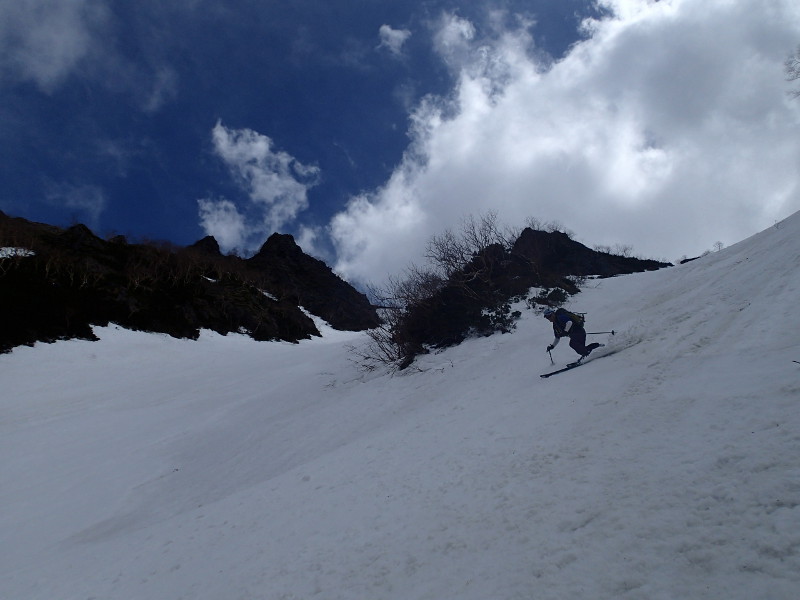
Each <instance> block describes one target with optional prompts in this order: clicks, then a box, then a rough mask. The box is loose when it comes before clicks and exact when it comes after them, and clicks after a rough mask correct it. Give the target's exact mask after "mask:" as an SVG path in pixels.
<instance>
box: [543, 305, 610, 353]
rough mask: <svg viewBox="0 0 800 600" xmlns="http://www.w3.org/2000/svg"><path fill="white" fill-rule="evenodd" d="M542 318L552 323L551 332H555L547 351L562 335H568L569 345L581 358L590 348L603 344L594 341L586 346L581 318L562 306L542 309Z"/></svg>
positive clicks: (553, 346) (555, 344) (554, 345)
mask: <svg viewBox="0 0 800 600" xmlns="http://www.w3.org/2000/svg"><path fill="white" fill-rule="evenodd" d="M544 318H545V319H547V320H548V321H550V322H551V323H552V324H553V333H554V334H555V339H553V343H552V344H550V345H549V346H548V347H547V351H548V352H550V351H551V350H552V349H553V348H555V347H556V346H557V345H558V342H559V341H561V338H562V337H569V347H570V348H572V349H573V350H575V352H577V353H578V354H580V355H581V359H583V358H585V357H587V356H589V354H590V353H591V351H592V350H594V349H595V348H599V347H600V346H602V345H603V344H597V343H594V344H589V345H588V346H587V345H586V330H585V329H584V328H583V324H582V323H581V319H580V318H579V317H577V316H576V315H573V314H572V313H571V312H569V311H566V310H564V309H563V308H559V309H558V310H553V309H552V308H548V309H546V310H545V311H544ZM579 362H580V360H579Z"/></svg>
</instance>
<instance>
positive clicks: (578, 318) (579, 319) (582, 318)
mask: <svg viewBox="0 0 800 600" xmlns="http://www.w3.org/2000/svg"><path fill="white" fill-rule="evenodd" d="M556 315H565V316H566V317H567V318H568V319H569V320H570V321H572V322H573V323H575V325H580V326H581V327H583V324H584V323H585V322H586V313H574V312H570V311H568V310H566V309H565V308H559V309H558V310H556Z"/></svg>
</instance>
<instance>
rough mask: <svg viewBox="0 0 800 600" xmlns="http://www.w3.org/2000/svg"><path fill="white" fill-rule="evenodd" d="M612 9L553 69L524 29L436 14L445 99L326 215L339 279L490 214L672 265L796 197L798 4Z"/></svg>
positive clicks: (396, 264)
mask: <svg viewBox="0 0 800 600" xmlns="http://www.w3.org/2000/svg"><path fill="white" fill-rule="evenodd" d="M602 4H604V5H605V6H606V7H607V8H608V9H610V10H611V11H613V16H609V17H605V18H603V19H600V20H596V21H592V22H587V23H586V24H585V26H586V30H587V31H590V32H591V37H590V38H589V39H587V40H585V41H583V42H581V43H579V44H577V45H576V46H574V47H573V48H572V50H571V51H570V52H569V54H568V55H567V56H566V57H565V58H564V59H562V60H560V61H559V62H557V63H554V64H549V63H547V62H546V61H541V60H537V59H536V58H535V49H534V47H533V38H532V37H531V35H530V31H529V28H528V27H526V26H520V27H519V28H518V29H516V30H509V31H505V32H501V33H499V34H498V33H495V32H492V33H493V36H491V37H487V36H484V37H481V36H480V35H479V28H478V27H476V26H475V25H474V24H472V23H470V22H468V21H465V20H464V19H462V18H460V17H457V16H454V15H446V16H445V17H444V18H443V19H442V21H441V23H440V27H439V28H438V30H437V31H436V33H435V35H434V44H435V47H436V48H437V50H438V52H439V54H440V56H441V57H442V60H443V61H444V62H445V63H446V64H447V65H449V66H450V68H451V69H452V70H453V72H454V74H455V85H454V88H453V91H452V94H451V95H450V96H448V97H447V98H439V97H428V98H426V99H425V100H424V101H423V102H422V103H420V104H419V105H418V106H417V107H416V109H415V110H414V112H413V114H412V117H411V123H412V125H411V130H410V133H411V137H412V144H411V146H410V147H409V149H408V151H407V153H406V155H405V157H404V159H403V161H402V163H401V164H400V165H398V167H397V169H396V171H395V173H394V175H393V176H392V177H391V178H390V180H389V181H388V182H387V183H386V184H385V185H384V186H383V187H381V188H380V189H378V190H376V191H375V192H373V193H371V194H363V195H361V196H359V197H357V198H354V199H353V200H352V201H351V203H350V204H349V206H348V207H347V208H346V210H344V211H343V212H341V213H340V214H338V215H336V216H335V217H334V219H333V220H332V222H331V233H332V237H333V239H334V243H335V244H336V247H337V250H338V255H339V261H338V264H337V267H336V268H337V270H338V271H339V272H340V273H342V274H343V275H344V276H346V277H348V278H351V279H353V280H362V281H363V280H373V281H375V280H382V279H383V278H384V277H385V276H386V275H387V274H393V273H398V272H399V271H400V270H402V268H403V267H405V266H406V264H407V263H408V261H410V260H415V261H421V255H422V252H423V250H424V245H425V242H426V241H427V239H429V237H430V236H431V235H433V234H435V233H438V232H441V231H442V230H443V229H446V228H452V227H454V226H457V224H458V222H459V220H460V218H461V217H462V216H464V215H466V214H476V215H477V214H480V213H482V212H485V211H486V210H489V209H492V210H496V211H497V212H498V213H499V216H500V219H501V220H503V221H505V222H508V223H510V224H513V225H521V224H523V221H524V219H525V217H527V216H535V217H537V218H539V219H541V220H543V221H550V220H557V221H560V222H561V223H563V224H565V225H566V226H567V227H568V228H570V229H572V230H573V231H575V232H576V233H577V235H578V238H579V239H582V240H583V241H585V242H587V243H590V244H610V245H614V244H616V243H625V244H632V245H633V246H634V250H635V251H637V252H639V253H641V254H644V255H647V256H654V257H664V258H668V259H676V258H678V257H679V256H680V255H682V254H684V253H686V254H695V253H699V252H701V251H703V250H704V249H706V248H710V247H711V245H712V244H713V243H714V242H715V241H716V240H722V241H723V242H725V243H726V244H730V243H732V242H735V241H738V240H739V239H742V238H743V237H746V236H747V235H750V234H752V233H754V232H756V231H757V230H759V229H761V228H764V227H766V226H769V225H771V224H772V223H773V222H774V221H775V220H776V219H779V218H782V217H784V216H786V215H787V214H789V213H791V212H794V211H796V210H798V209H800V173H798V170H797V165H798V164H799V163H800V135H798V134H799V133H800V102H797V101H796V100H791V99H789V98H788V97H787V95H786V90H787V89H788V87H787V85H788V84H787V83H786V82H785V80H784V75H783V72H782V68H783V62H784V60H785V59H786V56H787V55H788V54H789V53H790V52H791V51H792V50H793V49H794V48H795V47H796V45H797V41H798V39H800V6H799V5H797V3H796V2H794V1H793V0H772V1H771V2H769V3H768V6H766V7H765V6H764V3H763V2H760V1H758V0H746V1H740V2H730V1H728V0H673V1H669V0H662V1H661V2H652V1H647V0H603V2H602ZM533 33H534V34H535V29H534V30H533Z"/></svg>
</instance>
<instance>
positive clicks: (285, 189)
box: [199, 122, 319, 251]
mask: <svg viewBox="0 0 800 600" xmlns="http://www.w3.org/2000/svg"><path fill="white" fill-rule="evenodd" d="M212 139H213V142H214V150H215V152H216V153H217V155H218V156H219V157H220V158H221V159H222V160H223V161H224V162H225V164H226V166H227V167H228V170H229V172H230V173H231V175H232V176H233V178H234V180H235V181H236V182H237V183H238V185H239V187H240V188H241V189H242V191H243V192H244V193H245V194H246V195H247V201H246V202H245V203H244V204H243V205H242V206H238V205H237V204H235V203H234V202H232V201H231V200H228V199H220V200H212V199H205V200H200V201H199V208H200V220H201V224H202V225H203V228H204V229H205V231H206V232H207V233H208V234H209V235H213V236H214V237H215V238H217V241H218V242H219V244H220V246H221V247H222V248H223V250H226V251H227V250H232V249H233V248H238V249H239V250H242V251H250V250H254V249H256V248H257V247H258V246H259V245H260V244H262V243H263V242H264V240H265V238H266V236H268V235H269V234H271V233H273V232H275V231H276V230H279V229H280V228H281V227H283V226H285V225H287V224H288V223H291V222H292V221H294V220H295V218H296V217H297V215H298V213H300V212H301V211H302V210H304V209H305V208H307V207H308V190H309V188H311V187H313V186H314V185H316V184H317V182H318V180H319V168H318V167H315V166H308V165H304V164H302V163H300V162H299V161H298V160H297V159H295V158H294V157H292V156H291V155H289V154H288V153H286V152H283V151H275V150H273V143H272V140H271V139H270V138H269V137H267V136H265V135H262V134H260V133H258V132H256V131H253V130H252V129H228V128H227V127H225V126H224V125H223V124H222V123H219V122H218V123H217V124H216V126H215V127H214V129H213V131H212ZM218 236H219V237H218Z"/></svg>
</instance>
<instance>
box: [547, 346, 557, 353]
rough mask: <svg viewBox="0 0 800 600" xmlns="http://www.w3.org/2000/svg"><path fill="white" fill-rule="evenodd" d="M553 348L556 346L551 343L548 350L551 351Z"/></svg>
mask: <svg viewBox="0 0 800 600" xmlns="http://www.w3.org/2000/svg"><path fill="white" fill-rule="evenodd" d="M553 348H555V346H553V344H550V345H549V346H548V347H547V351H548V352H550V350H552V349H553Z"/></svg>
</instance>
